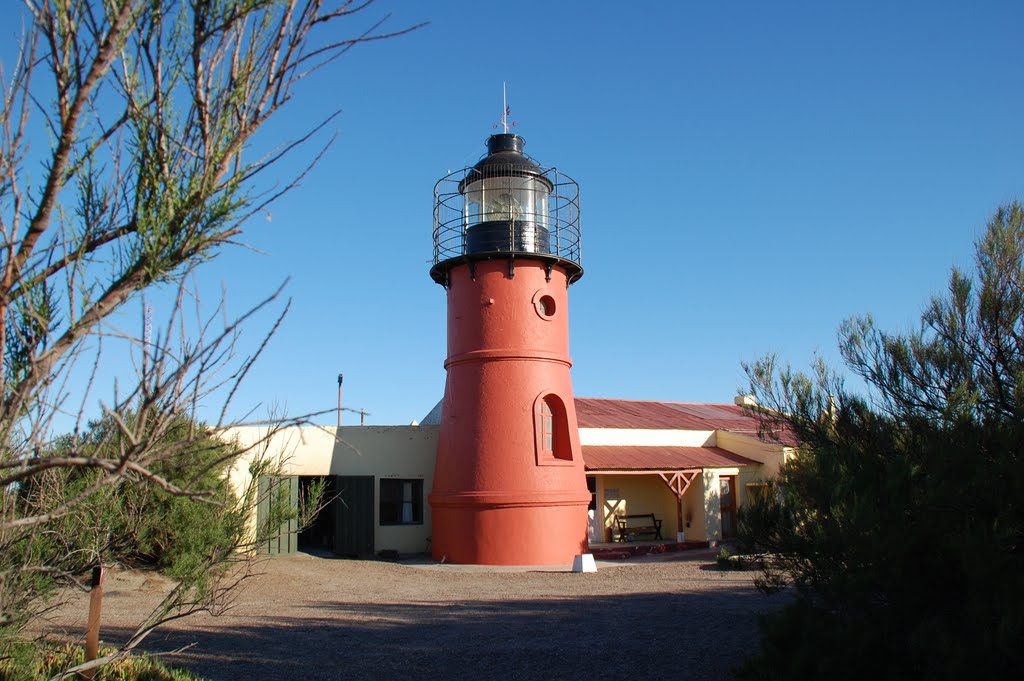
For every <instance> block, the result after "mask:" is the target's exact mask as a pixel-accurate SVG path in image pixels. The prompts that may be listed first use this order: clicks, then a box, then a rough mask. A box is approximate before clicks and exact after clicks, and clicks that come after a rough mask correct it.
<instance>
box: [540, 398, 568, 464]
mask: <svg viewBox="0 0 1024 681" xmlns="http://www.w3.org/2000/svg"><path fill="white" fill-rule="evenodd" d="M534 419H535V421H536V427H537V463H538V464H543V463H556V462H562V461H572V443H571V440H570V438H569V419H568V417H567V415H566V412H565V403H564V402H562V399H561V398H560V397H558V395H555V394H552V393H548V394H546V395H541V396H540V397H538V398H537V402H536V407H535V409H534Z"/></svg>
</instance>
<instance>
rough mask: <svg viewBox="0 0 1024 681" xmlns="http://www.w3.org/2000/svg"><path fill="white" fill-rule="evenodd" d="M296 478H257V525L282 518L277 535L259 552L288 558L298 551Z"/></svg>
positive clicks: (260, 526) (297, 487)
mask: <svg viewBox="0 0 1024 681" xmlns="http://www.w3.org/2000/svg"><path fill="white" fill-rule="evenodd" d="M298 511H299V479H298V478H297V477H296V476H294V475H290V476H278V475H264V476H262V477H261V478H260V483H259V498H258V499H257V502H256V523H257V525H258V527H259V528H260V531H263V527H264V526H265V524H266V523H267V522H268V521H269V519H270V518H272V517H275V516H276V517H283V518H285V519H284V520H283V521H282V522H281V524H280V525H279V527H278V528H277V531H276V532H270V533H269V535H270V537H269V539H267V540H266V541H264V542H263V543H262V544H261V545H260V547H259V551H260V553H266V554H270V555H272V556H277V555H290V554H293V553H295V552H296V551H297V550H298V544H299V533H298V529H299V528H298V522H299V520H298Z"/></svg>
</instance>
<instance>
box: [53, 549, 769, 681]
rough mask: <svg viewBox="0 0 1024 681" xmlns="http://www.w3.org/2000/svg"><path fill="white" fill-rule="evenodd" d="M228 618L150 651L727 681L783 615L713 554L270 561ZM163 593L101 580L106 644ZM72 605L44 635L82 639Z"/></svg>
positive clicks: (286, 664) (185, 629) (145, 579)
mask: <svg viewBox="0 0 1024 681" xmlns="http://www.w3.org/2000/svg"><path fill="white" fill-rule="evenodd" d="M259 571H260V572H261V573H262V574H260V575H258V576H256V577H253V578H252V579H251V580H249V581H248V582H247V583H246V586H245V589H244V591H243V592H242V594H241V595H240V597H239V599H238V601H237V604H236V606H235V607H234V608H233V609H232V610H231V611H230V612H229V613H228V614H225V615H222V616H220V617H211V616H209V615H204V614H201V615H196V616H193V617H190V618H188V619H186V620H181V621H178V622H175V623H172V624H170V625H168V626H167V627H166V629H162V630H158V631H157V632H155V633H154V634H152V635H151V636H150V638H149V639H147V641H146V643H145V644H144V646H143V648H144V649H145V650H148V651H150V652H165V651H170V650H175V649H178V648H181V647H183V646H186V645H189V644H194V645H193V646H192V647H191V648H190V649H189V650H187V651H186V652H184V653H179V654H174V655H169V656H168V657H167V660H168V661H169V662H172V663H174V664H179V665H182V666H184V667H187V668H189V669H191V670H193V671H195V672H197V673H199V674H202V675H204V676H207V677H209V678H211V679H215V680H218V681H229V680H234V679H272V680H276V679H403V680H414V679H434V678H440V679H474V680H476V679H554V678H559V679H596V678H612V679H615V678H618V679H626V678H629V679H655V678H657V679H712V680H713V679H729V678H731V672H730V670H731V668H732V667H733V665H735V664H736V663H737V662H738V661H739V660H740V659H741V658H742V657H743V656H744V655H745V654H746V653H747V652H748V651H750V650H752V648H753V646H754V645H755V642H756V639H757V624H756V617H755V614H756V613H757V612H759V611H763V610H767V609H771V608H774V607H777V606H778V605H781V598H782V597H779V596H775V597H765V596H763V595H761V594H760V593H759V592H758V591H757V590H756V589H755V588H754V587H753V585H752V581H753V573H751V572H722V571H719V570H717V569H715V566H714V558H713V555H712V554H711V553H710V552H708V551H702V552H691V553H688V554H666V555H663V556H660V557H647V558H642V559H634V560H631V561H629V562H622V561H600V562H599V563H598V572H597V573H596V574H572V573H567V572H552V571H545V570H530V569H522V568H520V569H501V568H479V567H468V566H454V565H436V564H429V563H415V562H404V563H388V562H377V561H355V560H341V559H333V558H326V557H317V556H311V555H309V554H302V553H300V554H299V555H297V556H294V557H282V558H274V559H272V560H268V561H266V562H264V563H262V564H261V565H260V568H259ZM166 586H167V582H166V580H164V579H163V578H161V577H159V576H155V575H153V574H152V573H133V572H119V571H112V572H111V573H108V576H107V581H106V586H105V597H104V608H103V620H102V621H103V630H102V638H103V640H104V641H105V642H109V643H116V642H118V641H119V640H124V638H126V636H127V634H128V632H129V629H128V627H129V626H130V624H131V623H132V622H135V621H138V619H140V615H141V614H142V613H144V612H146V608H147V607H149V606H151V605H152V603H154V602H155V601H157V600H158V599H159V597H160V595H161V593H162V590H163V589H165V588H166ZM86 611H87V604H86V599H85V598H83V597H79V598H77V599H76V600H74V601H71V602H69V603H68V604H67V605H66V606H65V607H64V608H63V609H62V610H61V611H60V612H59V613H58V614H57V616H56V617H55V619H54V620H53V623H52V627H53V628H51V629H50V631H51V632H54V633H58V632H60V631H63V632H64V635H67V636H71V637H80V636H81V635H82V634H81V632H83V631H84V625H85V618H86Z"/></svg>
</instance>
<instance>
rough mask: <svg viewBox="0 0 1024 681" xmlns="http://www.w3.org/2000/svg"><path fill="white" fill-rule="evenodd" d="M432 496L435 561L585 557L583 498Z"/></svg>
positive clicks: (539, 561) (557, 561)
mask: <svg viewBox="0 0 1024 681" xmlns="http://www.w3.org/2000/svg"><path fill="white" fill-rule="evenodd" d="M467 496H478V495H463V494H452V495H431V497H430V504H431V507H432V508H433V534H432V537H431V546H432V554H433V558H434V560H437V561H444V562H446V563H460V564H467V565H570V564H571V563H572V561H573V559H574V558H575V557H576V556H577V555H578V554H581V553H586V552H587V551H588V550H589V549H588V544H587V504H588V502H589V498H588V497H582V496H581V495H579V494H574V493H566V494H564V495H559V496H562V497H563V498H562V499H559V500H554V499H547V500H545V501H544V502H538V501H527V500H525V499H523V500H521V501H516V500H514V499H511V498H506V499H503V500H501V501H497V500H491V501H484V500H482V499H469V498H466V497H467Z"/></svg>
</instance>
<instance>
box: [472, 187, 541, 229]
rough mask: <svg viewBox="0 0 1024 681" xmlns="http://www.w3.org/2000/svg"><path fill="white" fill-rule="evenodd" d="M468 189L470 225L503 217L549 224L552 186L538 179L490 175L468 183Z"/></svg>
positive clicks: (517, 220) (537, 223)
mask: <svg viewBox="0 0 1024 681" xmlns="http://www.w3.org/2000/svg"><path fill="white" fill-rule="evenodd" d="M464 193H465V196H466V222H467V225H466V226H467V227H472V226H473V225H476V224H479V223H481V222H496V221H499V220H511V221H515V222H531V223H533V224H535V225H537V226H540V227H544V228H546V227H547V224H548V188H547V185H545V184H544V183H543V182H540V181H538V180H536V179H533V178H529V177H488V178H485V179H482V180H478V181H476V182H472V183H470V184H468V185H467V186H466V188H465V190H464Z"/></svg>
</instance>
